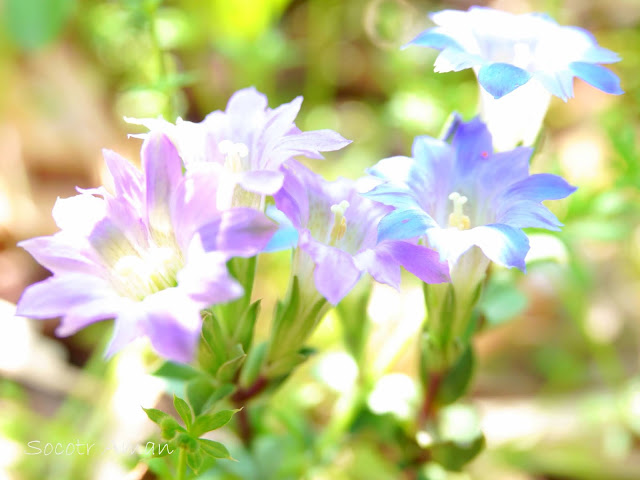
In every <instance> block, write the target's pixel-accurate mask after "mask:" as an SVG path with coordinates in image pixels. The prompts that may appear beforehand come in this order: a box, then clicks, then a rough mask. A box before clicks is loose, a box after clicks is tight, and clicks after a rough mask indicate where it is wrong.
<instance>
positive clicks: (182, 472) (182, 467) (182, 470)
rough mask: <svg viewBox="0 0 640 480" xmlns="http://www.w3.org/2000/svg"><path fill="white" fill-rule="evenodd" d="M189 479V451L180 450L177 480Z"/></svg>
mask: <svg viewBox="0 0 640 480" xmlns="http://www.w3.org/2000/svg"><path fill="white" fill-rule="evenodd" d="M186 478H187V451H186V450H185V449H184V448H181V449H180V453H179V454H178V469H177V471H176V480H185V479H186Z"/></svg>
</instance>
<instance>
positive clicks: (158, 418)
mask: <svg viewBox="0 0 640 480" xmlns="http://www.w3.org/2000/svg"><path fill="white" fill-rule="evenodd" d="M142 410H144V413H146V414H147V417H149V420H151V421H152V422H153V423H157V424H158V425H160V424H161V423H162V421H163V420H165V419H167V418H169V419H172V420H175V419H174V418H173V417H171V416H170V415H168V414H166V413H164V412H163V411H162V410H158V409H155V408H144V407H142Z"/></svg>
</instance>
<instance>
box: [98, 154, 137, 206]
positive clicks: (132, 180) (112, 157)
mask: <svg viewBox="0 0 640 480" xmlns="http://www.w3.org/2000/svg"><path fill="white" fill-rule="evenodd" d="M102 155H103V156H104V160H105V162H106V163H107V168H108V169H109V172H110V173H111V176H112V177H113V183H114V186H115V190H116V192H115V193H116V196H126V197H127V198H128V199H130V200H134V199H135V200H138V201H140V200H142V173H141V172H140V171H139V170H138V169H137V168H135V167H134V166H133V164H132V163H131V162H129V161H128V160H127V159H125V158H124V157H122V156H121V155H119V154H117V153H116V152H114V151H112V150H107V149H103V150H102Z"/></svg>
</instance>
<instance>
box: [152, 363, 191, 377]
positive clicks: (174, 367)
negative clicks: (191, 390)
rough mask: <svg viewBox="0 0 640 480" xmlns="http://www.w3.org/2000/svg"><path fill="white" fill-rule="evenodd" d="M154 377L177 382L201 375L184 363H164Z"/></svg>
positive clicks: (154, 373)
mask: <svg viewBox="0 0 640 480" xmlns="http://www.w3.org/2000/svg"><path fill="white" fill-rule="evenodd" d="M152 375H154V376H156V377H163V378H171V379H176V380H189V379H191V378H194V377H197V376H198V375H199V373H198V371H197V370H196V369H195V368H193V367H190V366H189V365H185V364H182V363H173V362H164V363H163V364H162V365H161V366H160V368H158V369H157V370H156V371H155V372H153V373H152Z"/></svg>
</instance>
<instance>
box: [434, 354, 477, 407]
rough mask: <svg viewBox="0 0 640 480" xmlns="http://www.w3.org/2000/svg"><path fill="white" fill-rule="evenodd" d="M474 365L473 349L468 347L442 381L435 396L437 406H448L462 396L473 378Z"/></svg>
mask: <svg viewBox="0 0 640 480" xmlns="http://www.w3.org/2000/svg"><path fill="white" fill-rule="evenodd" d="M474 364H475V360H474V355H473V349H472V348H471V346H470V345H469V346H467V348H466V349H465V350H464V351H463V352H462V355H460V357H459V358H458V360H456V363H454V365H453V366H452V367H451V369H450V370H449V371H448V372H447V373H446V374H445V376H444V378H443V379H442V382H441V383H440V386H439V388H438V395H437V402H438V404H439V405H449V404H451V403H453V402H455V401H456V400H457V399H458V398H460V397H461V396H462V395H464V393H465V392H466V391H467V388H468V387H469V383H470V382H471V377H472V376H473V367H474Z"/></svg>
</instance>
